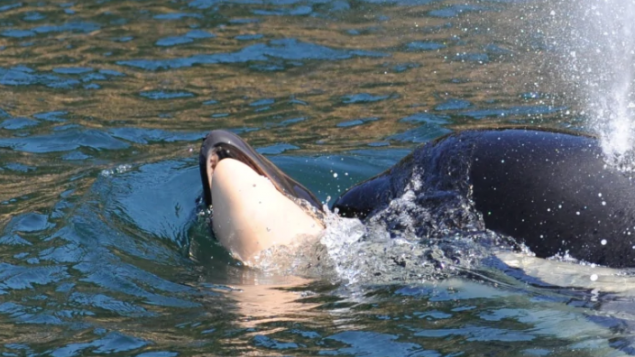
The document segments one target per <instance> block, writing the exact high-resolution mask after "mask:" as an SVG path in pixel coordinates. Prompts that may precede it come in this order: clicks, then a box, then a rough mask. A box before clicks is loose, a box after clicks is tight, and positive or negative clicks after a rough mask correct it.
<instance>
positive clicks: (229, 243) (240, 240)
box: [199, 130, 324, 264]
mask: <svg viewBox="0 0 635 357" xmlns="http://www.w3.org/2000/svg"><path fill="white" fill-rule="evenodd" d="M199 169H200V174H201V183H202V185H203V201H204V202H205V205H206V206H208V207H209V206H211V207H212V222H211V223H212V230H213V231H214V236H215V237H216V238H217V239H218V240H219V242H220V243H221V244H222V245H223V246H224V247H225V248H227V249H228V250H229V251H230V252H231V253H232V254H233V255H234V256H235V257H236V258H238V259H240V260H242V261H243V262H245V263H247V264H253V263H254V262H255V260H257V258H258V256H259V254H260V253H261V252H262V251H264V250H266V249H268V248H271V247H273V246H275V245H286V246H292V245H294V244H295V243H296V241H297V239H298V237H301V236H307V237H311V236H317V235H318V234H319V233H320V232H321V231H322V230H323V228H324V224H323V223H322V221H321V219H320V217H319V216H320V212H321V209H322V208H321V205H320V201H319V200H318V199H317V198H316V197H315V196H314V195H313V193H311V191H309V190H308V189H307V188H305V187H304V186H302V185H301V184H300V183H298V182H297V181H295V180H293V179H292V178H290V177H289V176H287V175H286V174H285V173H284V172H282V171H280V169H278V168H277V167H276V166H275V165H274V164H273V163H271V162H270V161H269V160H267V159H266V158H265V157H263V156H262V155H260V154H258V153H257V152H256V151H255V150H254V149H253V148H252V147H251V146H249V145H248V144H247V143H245V141H243V140H242V139H241V138H240V137H238V136H237V135H236V134H234V133H231V132H229V131H225V130H214V131H212V132H210V133H209V134H208V135H207V136H206V137H205V139H204V140H203V144H202V145H201V151H200V154H199Z"/></svg>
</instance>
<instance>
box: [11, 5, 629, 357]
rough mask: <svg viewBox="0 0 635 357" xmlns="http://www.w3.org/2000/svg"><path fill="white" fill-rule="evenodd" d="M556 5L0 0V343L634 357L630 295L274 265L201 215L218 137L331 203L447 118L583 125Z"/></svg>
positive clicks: (472, 122)
mask: <svg viewBox="0 0 635 357" xmlns="http://www.w3.org/2000/svg"><path fill="white" fill-rule="evenodd" d="M554 6H555V7H557V6H558V5H557V3H556V4H555V5H554V4H551V3H549V2H541V1H531V0H528V1H512V0H510V1H502V0H491V1H464V2H457V1H450V0H439V1H431V0H419V1H410V0H397V1H375V0H367V1H344V0H315V1H297V0H287V1H256V0H253V1H252V0H244V1H241V0H239V1H220V0H189V1H182V0H174V1H153V2H150V1H106V0H98V1H93V0H90V1H77V2H54V1H38V2H36V1H34V2H27V1H23V2H18V1H17V0H0V229H1V231H0V353H2V355H3V356H40V355H43V356H83V355H87V356H88V355H90V356H92V355H121V356H130V355H134V356H143V357H167V356H195V355H201V356H202V355H205V356H209V355H266V356H270V355H294V356H303V355H327V356H330V355H337V356H426V357H428V356H429V357H432V356H512V355H513V356H582V355H589V356H598V355H615V356H619V355H623V354H632V353H635V349H634V347H633V345H632V341H633V333H632V327H631V326H632V321H633V317H632V316H630V311H633V302H632V298H631V297H630V296H629V294H626V293H610V292H604V291H590V290H586V289H576V288H571V287H566V286H565V287H559V286H554V285H547V284H543V283H541V282H540V281H538V280H537V279H534V278H533V277H531V276H528V275H524V274H523V273H522V272H521V271H517V270H514V269H507V268H504V267H499V266H497V265H483V266H475V267H473V268H472V269H467V270H463V271H460V272H454V273H452V274H450V275H452V277H450V278H445V279H440V280H439V279H434V278H432V277H424V278H422V279H421V280H420V281H418V282H412V283H410V282H409V283H408V284H383V283H382V284H379V283H378V284H372V283H371V284H363V285H355V286H350V285H347V284H346V282H342V281H340V280H339V279H332V278H324V279H318V280H316V281H306V280H300V279H298V278H294V277H281V276H270V275H267V274H263V273H262V272H258V271H254V270H250V269H247V268H245V267H242V266H241V265H240V264H238V263H237V262H236V261H234V260H232V259H231V258H230V257H229V255H228V253H227V252H226V251H225V250H224V249H223V248H222V247H220V246H218V244H217V243H215V242H214V241H213V240H212V239H211V238H210V237H209V234H208V232H207V229H206V227H204V224H202V223H201V222H200V220H199V219H197V217H196V212H197V210H196V202H195V200H196V198H197V197H198V196H199V195H200V192H201V189H200V178H199V176H198V167H197V165H198V161H197V156H196V155H197V150H198V147H199V145H200V140H201V138H202V137H203V136H204V135H205V133H206V132H207V131H209V130H211V129H216V128H225V129H231V130H234V131H235V132H238V133H240V134H241V136H242V137H244V138H245V139H246V140H247V141H249V142H250V143H251V144H252V145H253V146H254V147H256V148H257V149H258V150H260V151H261V152H262V153H264V154H266V155H268V156H269V157H270V158H271V159H272V160H273V161H274V163H276V164H278V165H279V166H280V167H281V168H282V169H283V170H285V171H286V172H288V173H290V174H291V175H292V176H293V177H295V178H296V179H298V180H299V181H301V182H302V183H304V184H305V185H306V186H307V187H309V188H310V189H311V190H313V191H314V192H315V193H316V195H317V196H318V197H319V198H320V199H322V200H327V199H328V198H329V197H331V202H332V200H333V199H334V198H335V197H337V196H338V195H339V194H340V193H341V192H343V191H344V190H345V189H347V188H348V187H350V186H351V185H352V184H353V183H356V182H359V181H360V180H362V179H364V178H367V177H370V176H372V175H374V174H376V173H378V172H380V171H382V170H384V169H385V168H387V167H389V166H391V165H392V164H394V163H395V162H396V161H397V160H399V159H400V158H401V157H403V156H404V155H406V154H407V153H408V152H409V151H410V150H412V148H414V147H415V146H416V145H417V144H419V143H423V142H426V141H428V140H431V139H433V138H436V137H439V136H441V135H443V134H445V133H448V132H451V131H452V130H456V129H458V128H462V127H476V126H478V127H481V126H493V125H499V124H515V125H528V126H547V127H567V128H573V129H580V130H588V129H587V128H586V125H585V123H586V122H585V115H584V114H582V113H581V110H580V109H579V107H580V105H581V104H580V103H579V102H578V100H579V99H578V97H576V96H574V95H570V93H571V88H570V87H571V84H570V83H568V82H567V81H566V79H563V77H562V76H559V75H558V73H556V72H557V68H558V66H557V64H558V63H559V61H560V60H559V59H560V57H559V56H560V51H559V47H558V45H557V44H556V45H554V44H553V43H554V41H553V39H552V38H550V37H549V34H548V29H549V26H551V25H552V24H550V23H549V17H548V16H547V14H549V13H550V11H552V10H553V7H554ZM556 10H558V9H557V8H556ZM573 21H575V19H573ZM556 42H557V41H556ZM554 46H555V48H554ZM335 173H337V177H335V175H334V174H335ZM625 279H626V277H625Z"/></svg>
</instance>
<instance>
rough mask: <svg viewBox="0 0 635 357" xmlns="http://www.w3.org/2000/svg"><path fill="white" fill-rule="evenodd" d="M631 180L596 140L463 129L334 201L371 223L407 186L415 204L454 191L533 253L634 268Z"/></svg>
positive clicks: (634, 212) (483, 218) (562, 134)
mask: <svg viewBox="0 0 635 357" xmlns="http://www.w3.org/2000/svg"><path fill="white" fill-rule="evenodd" d="M632 176H633V175H632V174H631V173H626V172H623V171H621V170H619V169H618V168H616V167H613V166H609V165H607V164H606V163H605V161H604V156H603V154H602V150H601V148H600V147H599V144H598V141H597V139H595V138H592V137H589V136H585V135H579V134H572V133H566V132H556V131H546V130H525V129H501V130H468V131H463V132H459V133H454V134H450V135H448V136H445V137H443V138H441V139H439V140H437V141H434V142H430V143H427V144H424V145H423V146H421V147H419V148H417V149H415V150H414V151H413V153H412V154H411V155H409V156H407V157H406V158H404V159H403V160H402V161H400V162H399V163H398V164H396V165H395V166H394V167H392V168H391V169H389V170H387V171H386V172H384V173H382V174H380V175H378V176H376V177H374V178H371V179H369V180H368V181H366V182H363V183H361V184H360V185H357V186H355V187H353V188H351V189H350V190H349V191H347V192H345V193H344V194H343V195H342V196H341V197H340V198H339V199H338V200H337V201H336V203H335V205H334V207H335V208H338V209H339V210H340V211H342V212H343V213H344V214H345V215H348V216H356V217H360V218H365V217H366V218H367V219H370V218H372V216H373V215H375V214H378V212H380V211H382V210H384V211H385V210H387V209H390V207H389V205H390V203H391V202H392V201H393V200H394V199H395V198H398V197H401V196H402V195H404V193H405V192H406V191H412V192H413V193H414V197H416V202H417V203H418V204H420V205H423V204H428V205H429V204H430V203H431V202H432V203H434V197H433V196H435V195H437V196H440V195H441V193H442V194H447V195H449V196H452V195H454V196H460V197H463V198H465V199H466V200H462V201H461V204H464V203H465V202H469V204H470V205H471V207H472V210H474V211H476V212H477V213H478V216H480V217H481V218H480V221H481V222H482V223H484V227H485V228H487V229H490V230H493V231H495V232H498V233H500V234H504V235H507V236H511V237H513V238H515V240H516V241H517V242H518V243H524V244H525V245H527V246H528V247H529V248H530V249H531V250H532V251H533V252H534V253H535V254H536V255H537V256H538V257H550V256H554V255H557V254H569V255H570V256H572V257H574V258H576V259H582V260H585V261H588V262H592V263H597V264H602V265H607V266H612V267H633V266H635V209H634V208H635V182H634V181H633V177H632ZM417 181H419V183H417ZM418 186H421V187H418ZM377 190H380V191H381V192H377ZM457 202H458V201H457ZM442 209H445V210H447V207H442ZM419 217H420V216H419ZM413 221H416V220H413ZM416 222H417V223H416V224H418V225H420V226H423V225H426V224H427V223H428V222H423V221H416ZM478 226H479V225H478V224H472V225H471V226H470V227H478Z"/></svg>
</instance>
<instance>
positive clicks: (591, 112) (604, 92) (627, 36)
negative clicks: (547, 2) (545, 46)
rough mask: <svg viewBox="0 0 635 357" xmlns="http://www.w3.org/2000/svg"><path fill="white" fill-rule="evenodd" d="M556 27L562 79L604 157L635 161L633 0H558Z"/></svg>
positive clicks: (622, 162)
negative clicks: (572, 92) (578, 103)
mask: <svg viewBox="0 0 635 357" xmlns="http://www.w3.org/2000/svg"><path fill="white" fill-rule="evenodd" d="M552 9H553V10H552V12H551V15H552V16H554V18H555V19H557V20H558V21H555V24H556V26H557V27H559V29H560V31H561V32H560V36H558V37H560V38H559V39H554V41H558V42H561V44H562V46H561V47H560V48H561V49H562V50H563V52H562V62H561V63H562V66H563V71H562V73H563V75H564V76H565V80H567V81H570V82H572V83H573V84H574V85H575V87H576V89H577V91H578V93H579V95H580V96H581V98H580V99H581V104H582V107H583V113H584V115H585V116H586V117H588V124H589V127H590V128H591V130H592V131H593V132H595V133H596V134H597V135H598V136H599V137H600V140H601V145H602V149H603V152H604V154H605V155H606V158H607V161H608V162H609V163H611V164H616V165H619V166H622V167H631V166H632V164H633V162H635V85H634V76H633V74H634V73H635V69H634V66H635V2H633V1H629V0H576V1H570V0H566V1H564V0H561V1H559V2H557V6H554V7H553V8H552Z"/></svg>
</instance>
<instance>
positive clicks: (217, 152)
mask: <svg viewBox="0 0 635 357" xmlns="http://www.w3.org/2000/svg"><path fill="white" fill-rule="evenodd" d="M229 158H230V159H234V160H237V161H240V162H242V163H243V164H245V165H246V166H248V167H249V168H250V169H251V170H253V171H254V172H255V173H257V174H258V175H260V176H263V177H265V178H267V179H268V180H269V181H270V182H271V184H272V185H273V186H274V187H275V189H276V190H277V191H279V192H280V193H281V194H283V195H284V196H286V197H287V198H289V199H290V200H292V201H293V202H295V203H296V204H297V205H299V206H300V207H301V208H303V209H305V210H308V211H310V212H311V213H312V215H314V216H315V217H316V218H318V219H319V220H320V221H321V220H322V218H321V217H320V214H321V213H323V207H322V204H321V203H320V201H319V200H318V199H317V197H315V195H314V194H313V193H312V192H311V191H310V190H309V189H307V188H306V187H304V186H303V185H302V184H300V183H299V182H297V181H296V180H294V179H293V178H291V177H289V176H288V175H287V174H285V173H284V172H283V171H282V170H280V169H279V168H278V167H277V166H276V165H275V164H273V163H272V162H271V161H269V160H268V159H267V158H266V157H264V156H263V155H261V154H260V153H258V152H257V151H256V150H254V149H253V148H252V147H251V146H250V145H249V144H247V143H246V142H245V141H244V140H243V139H242V138H240V137H239V136H238V135H236V134H234V133H232V132H229V131H225V130H213V131H211V132H210V133H209V134H208V135H207V136H206V137H205V138H204V139H203V144H202V145H201V151H200V156H199V168H200V174H201V181H202V182H203V201H204V203H205V206H206V207H211V206H212V195H211V190H212V185H213V183H212V177H213V174H214V170H215V169H216V166H217V165H218V163H219V162H221V161H222V160H224V159H229ZM307 203H308V204H307Z"/></svg>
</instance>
